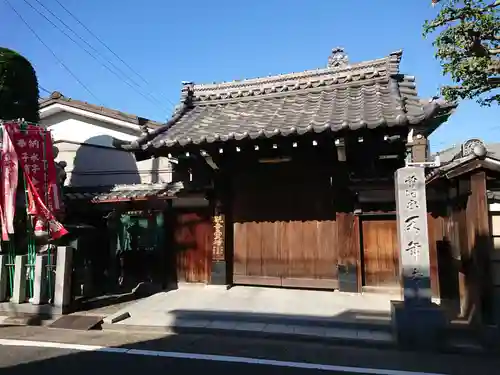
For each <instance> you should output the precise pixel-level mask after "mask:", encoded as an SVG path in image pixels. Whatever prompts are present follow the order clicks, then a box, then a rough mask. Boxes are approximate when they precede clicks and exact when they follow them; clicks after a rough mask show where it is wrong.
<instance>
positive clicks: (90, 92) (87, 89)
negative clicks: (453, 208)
mask: <svg viewBox="0 0 500 375" xmlns="http://www.w3.org/2000/svg"><path fill="white" fill-rule="evenodd" d="M4 2H5V3H6V4H7V5H8V6H9V8H10V9H12V11H13V12H14V13H16V14H17V16H18V17H19V18H20V19H21V21H22V22H23V23H24V24H25V25H26V27H27V28H28V29H29V30H30V31H31V33H32V34H33V35H34V36H35V38H36V39H38V41H39V42H40V43H42V44H43V45H44V46H45V48H47V49H48V50H49V52H50V53H51V54H52V56H54V58H55V59H56V61H57V62H58V63H59V64H60V65H61V66H62V67H63V68H64V69H65V70H66V71H67V72H68V73H69V74H70V75H71V76H72V77H73V78H74V79H75V81H77V82H78V83H79V84H80V86H82V87H83V88H84V89H85V90H86V91H87V92H88V93H89V94H90V95H91V96H92V97H93V98H94V99H95V100H96V101H97V103H102V100H100V99H99V98H98V97H97V96H96V95H95V94H94V93H93V92H92V91H91V90H90V89H89V88H88V87H87V85H85V84H84V83H83V82H82V81H81V80H80V79H79V78H78V77H77V75H76V74H75V73H73V71H72V70H71V69H70V68H69V67H68V66H67V65H66V64H65V63H64V62H63V61H62V60H61V59H60V58H59V56H57V54H56V53H55V52H54V51H53V50H52V48H50V46H49V45H48V44H47V43H45V42H44V41H43V39H42V38H40V36H39V35H38V34H37V32H36V31H35V30H34V29H33V28H32V27H31V26H30V24H29V23H28V22H27V21H26V19H25V18H24V17H23V16H22V15H21V13H19V12H18V11H17V9H16V8H15V7H14V6H13V5H12V3H11V2H10V1H9V0H4Z"/></svg>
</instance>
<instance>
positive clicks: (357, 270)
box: [337, 212, 362, 293]
mask: <svg viewBox="0 0 500 375" xmlns="http://www.w3.org/2000/svg"><path fill="white" fill-rule="evenodd" d="M359 230H360V228H359V217H358V216H356V215H354V214H353V213H345V212H339V213H337V236H338V237H337V238H338V243H339V244H340V246H339V254H338V277H339V290H340V291H341V292H348V293H361V287H362V285H361V272H362V270H361V249H360V242H359V241H360V240H359Z"/></svg>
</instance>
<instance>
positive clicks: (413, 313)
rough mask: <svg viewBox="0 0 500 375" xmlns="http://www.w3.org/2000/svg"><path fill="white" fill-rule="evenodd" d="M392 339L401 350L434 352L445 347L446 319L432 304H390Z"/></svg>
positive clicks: (400, 302) (396, 302)
mask: <svg viewBox="0 0 500 375" xmlns="http://www.w3.org/2000/svg"><path fill="white" fill-rule="evenodd" d="M391 314H392V329H393V335H394V339H395V340H396V342H397V344H398V345H399V346H401V347H403V348H413V349H427V350H436V349H440V348H442V347H443V345H445V341H444V340H445V336H444V333H445V330H446V327H447V319H446V317H445V314H444V313H443V311H442V309H441V308H440V307H439V306H438V305H436V304H434V303H429V304H427V305H409V304H405V303H404V302H402V301H392V302H391Z"/></svg>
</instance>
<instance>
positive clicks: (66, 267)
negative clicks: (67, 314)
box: [54, 246, 74, 311]
mask: <svg viewBox="0 0 500 375" xmlns="http://www.w3.org/2000/svg"><path fill="white" fill-rule="evenodd" d="M73 251H74V249H73V248H72V247H69V246H59V247H58V248H57V259H56V277H55V279H56V282H55V286H54V306H55V307H58V308H60V309H62V310H63V311H64V310H65V309H67V308H69V306H70V304H71V300H72V296H71V292H72V290H71V281H72V277H73Z"/></svg>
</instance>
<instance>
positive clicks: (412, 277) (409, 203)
mask: <svg viewBox="0 0 500 375" xmlns="http://www.w3.org/2000/svg"><path fill="white" fill-rule="evenodd" d="M395 183H396V211H397V220H398V240H399V249H400V257H399V258H400V270H401V272H402V277H403V280H404V288H405V296H409V295H412V296H413V297H425V298H427V296H430V289H429V288H430V259H429V240H428V232H427V205H426V194H425V176H424V170H423V168H416V167H406V168H401V169H399V170H398V171H397V172H396V174H395ZM407 292H408V293H407Z"/></svg>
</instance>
